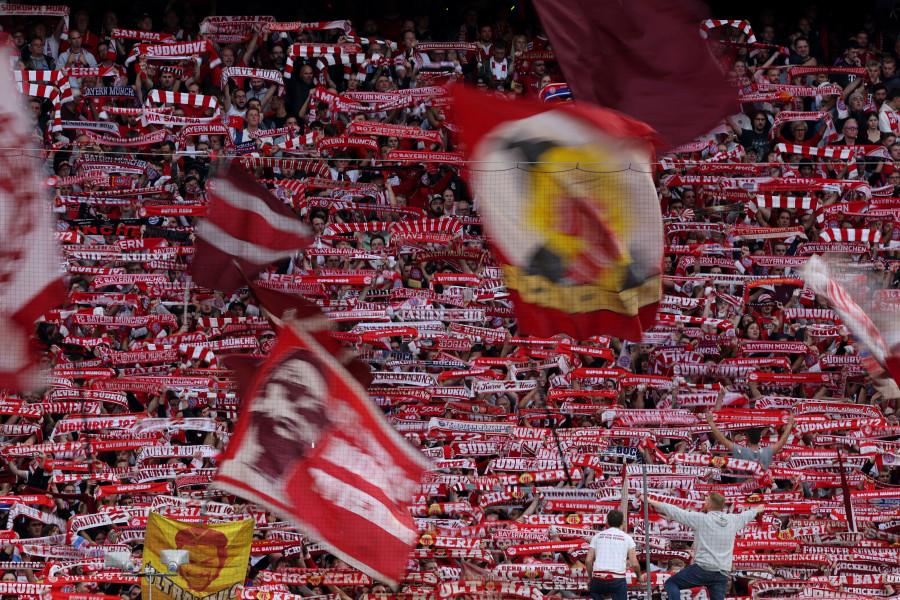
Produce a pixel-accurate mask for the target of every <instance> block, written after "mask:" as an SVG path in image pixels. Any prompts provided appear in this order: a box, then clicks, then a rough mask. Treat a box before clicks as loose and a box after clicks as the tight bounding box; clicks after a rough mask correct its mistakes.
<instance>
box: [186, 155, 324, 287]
mask: <svg viewBox="0 0 900 600" xmlns="http://www.w3.org/2000/svg"><path fill="white" fill-rule="evenodd" d="M210 183H211V188H210V191H209V197H210V206H209V213H208V214H207V216H206V218H205V219H203V220H202V221H201V222H200V224H199V225H198V226H197V251H196V255H195V256H194V260H193V262H192V263H191V275H192V276H193V278H194V280H195V281H196V282H197V283H199V284H200V285H202V286H206V287H208V288H211V289H214V290H221V291H223V292H233V291H234V290H236V289H238V288H239V287H241V286H243V285H244V277H243V276H242V275H241V272H240V271H239V270H238V269H237V268H235V266H234V265H233V264H232V261H235V262H236V263H237V264H238V265H240V267H241V269H242V270H243V272H244V276H246V277H247V278H249V279H254V278H255V276H256V275H257V274H258V273H259V272H260V271H261V270H262V269H264V268H265V267H266V266H267V265H270V264H272V263H274V262H278V261H281V260H285V259H287V258H289V257H290V256H291V255H292V254H294V253H295V252H296V251H298V250H302V249H303V248H305V247H306V246H308V245H309V243H310V242H311V241H312V231H311V230H310V229H309V228H308V227H307V226H306V224H305V223H304V222H303V221H301V220H300V219H298V218H297V216H296V215H295V214H294V213H293V212H291V210H290V209H289V208H288V207H286V206H285V205H284V203H282V202H281V201H280V200H278V199H277V198H275V197H274V196H273V195H272V194H270V193H269V192H268V191H267V190H266V189H265V188H263V187H261V186H260V185H259V184H258V183H257V182H256V181H254V180H253V178H251V177H250V176H249V175H248V174H247V172H246V171H244V170H243V169H242V168H241V167H240V166H239V165H237V164H232V165H231V166H230V167H229V168H228V170H227V171H226V172H225V175H224V176H223V177H217V178H213V179H212V180H211V181H210Z"/></svg>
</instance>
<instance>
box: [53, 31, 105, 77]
mask: <svg viewBox="0 0 900 600" xmlns="http://www.w3.org/2000/svg"><path fill="white" fill-rule="evenodd" d="M96 66H97V60H96V59H95V58H94V55H93V54H91V53H90V52H88V51H87V50H85V49H84V48H82V47H81V32H79V31H78V30H77V29H73V30H72V31H70V32H69V49H68V50H66V51H65V52H63V53H62V54H60V55H59V58H57V59H56V68H57V69H59V70H61V71H62V70H64V69H69V68H85V67H96ZM69 85H70V86H71V87H72V88H79V87H81V79H79V78H78V77H69Z"/></svg>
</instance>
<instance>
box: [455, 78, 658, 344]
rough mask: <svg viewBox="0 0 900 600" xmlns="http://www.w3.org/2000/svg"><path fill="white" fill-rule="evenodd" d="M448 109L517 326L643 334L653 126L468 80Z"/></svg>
mask: <svg viewBox="0 0 900 600" xmlns="http://www.w3.org/2000/svg"><path fill="white" fill-rule="evenodd" d="M454 110H455V112H456V115H457V120H458V121H459V123H460V125H462V129H463V139H464V140H465V142H466V146H467V148H468V151H469V152H468V157H467V158H468V159H470V160H472V161H474V164H473V165H472V169H471V175H470V181H471V183H472V184H473V186H474V191H475V198H476V206H477V208H478V214H479V215H480V216H481V218H482V220H483V223H484V228H485V232H486V233H487V235H488V237H489V238H490V239H491V244H492V248H493V249H494V250H495V251H496V253H497V254H498V256H499V257H500V260H501V261H502V263H503V277H504V280H505V282H506V285H507V286H508V287H509V288H510V291H511V295H512V299H513V301H514V303H515V306H516V316H517V318H518V319H519V328H520V331H522V332H523V333H530V334H534V335H538V336H543V337H549V336H552V335H555V334H557V333H561V332H562V333H568V334H570V335H572V336H574V337H575V339H586V338H588V337H590V336H591V335H594V334H598V333H607V334H612V335H615V336H618V337H621V338H626V339H630V340H637V339H640V336H641V332H642V331H644V330H646V329H648V328H649V327H652V326H653V325H654V323H655V322H656V309H657V304H658V303H659V300H660V298H661V294H662V287H661V286H662V274H661V265H662V256H663V226H662V215H661V213H660V208H659V200H658V197H657V194H656V188H655V186H654V183H653V177H652V175H651V173H652V172H653V169H652V166H651V164H650V163H651V162H652V160H653V147H652V141H653V140H654V132H653V130H652V129H650V127H648V126H647V125H645V124H643V123H639V122H637V121H634V120H632V119H630V118H628V117H626V116H624V115H622V114H620V113H617V112H614V111H610V110H605V109H601V108H597V107H594V106H590V105H581V104H574V105H573V104H549V105H548V104H540V103H538V102H533V101H529V100H517V101H515V102H510V101H507V100H502V99H498V98H496V97H489V96H486V95H483V94H479V93H476V92H473V91H470V90H466V89H457V90H456V92H455V97H454Z"/></svg>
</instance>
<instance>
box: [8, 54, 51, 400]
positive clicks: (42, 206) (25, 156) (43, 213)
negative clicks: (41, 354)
mask: <svg viewBox="0 0 900 600" xmlns="http://www.w3.org/2000/svg"><path fill="white" fill-rule="evenodd" d="M14 86H15V84H14V83H13V82H12V80H11V79H10V74H9V71H8V70H4V71H3V73H2V74H0V148H3V149H2V150H0V212H2V214H3V215H5V217H6V218H5V219H4V223H3V225H4V228H3V232H2V233H0V310H2V317H0V339H2V340H3V356H2V359H0V380H2V381H3V387H4V388H5V389H9V390H12V389H19V388H30V387H36V383H37V382H36V381H35V377H36V373H35V372H34V371H33V367H34V365H35V363H36V359H37V356H36V355H35V352H34V348H33V347H32V345H31V343H30V339H31V335H32V333H33V331H34V321H35V320H36V319H37V318H38V317H39V316H40V315H41V314H43V313H45V312H46V311H48V310H50V309H53V308H56V307H57V306H60V305H61V304H62V303H63V301H64V299H65V293H66V292H65V288H64V287H63V285H62V282H61V280H60V277H59V262H60V259H59V256H58V255H57V250H56V243H55V242H54V241H53V230H54V222H55V219H54V217H53V213H51V212H50V209H49V206H48V204H47V198H46V195H45V192H44V187H43V185H42V178H41V177H40V172H39V169H40V159H39V158H37V157H36V154H35V153H33V152H28V151H27V150H25V149H27V148H31V147H32V145H33V144H32V141H33V140H32V135H31V129H30V128H29V127H28V126H27V125H26V123H25V120H24V118H23V116H22V110H21V102H22V99H21V97H20V96H19V94H18V93H17V92H16V90H15V87H14Z"/></svg>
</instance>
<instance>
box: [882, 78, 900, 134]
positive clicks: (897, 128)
mask: <svg viewBox="0 0 900 600" xmlns="http://www.w3.org/2000/svg"><path fill="white" fill-rule="evenodd" d="M898 110H900V89H893V90H891V91H890V92H888V95H887V98H885V100H884V103H883V104H882V105H881V109H880V110H879V111H878V130H879V131H881V132H882V133H900V115H898V114H897V111H898Z"/></svg>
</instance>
